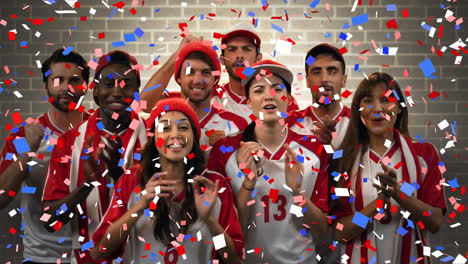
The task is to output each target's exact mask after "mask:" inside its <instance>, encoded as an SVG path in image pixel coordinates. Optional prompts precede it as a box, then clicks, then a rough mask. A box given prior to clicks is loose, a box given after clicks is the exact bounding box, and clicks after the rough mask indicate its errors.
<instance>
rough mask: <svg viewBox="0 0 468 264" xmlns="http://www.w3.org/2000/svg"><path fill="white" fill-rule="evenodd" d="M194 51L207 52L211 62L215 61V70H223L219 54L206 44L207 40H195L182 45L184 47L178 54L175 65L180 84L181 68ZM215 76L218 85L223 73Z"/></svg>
mask: <svg viewBox="0 0 468 264" xmlns="http://www.w3.org/2000/svg"><path fill="white" fill-rule="evenodd" d="M194 51H199V52H202V53H204V54H206V55H207V56H208V57H210V59H211V62H212V63H213V65H214V67H215V70H216V71H221V63H220V62H219V59H218V54H216V51H215V50H214V49H213V48H212V47H211V46H209V45H206V44H205V42H203V41H193V42H190V43H188V44H186V45H185V46H184V47H182V49H181V50H180V51H179V53H178V54H177V58H176V62H175V66H174V79H175V81H176V82H177V83H178V84H180V83H179V81H178V79H179V77H180V69H181V68H182V63H183V62H184V61H185V59H186V58H187V57H188V56H189V55H190V53H192V52H194ZM214 77H215V82H214V85H215V86H216V85H217V84H218V82H219V79H220V78H221V74H219V75H215V76H214Z"/></svg>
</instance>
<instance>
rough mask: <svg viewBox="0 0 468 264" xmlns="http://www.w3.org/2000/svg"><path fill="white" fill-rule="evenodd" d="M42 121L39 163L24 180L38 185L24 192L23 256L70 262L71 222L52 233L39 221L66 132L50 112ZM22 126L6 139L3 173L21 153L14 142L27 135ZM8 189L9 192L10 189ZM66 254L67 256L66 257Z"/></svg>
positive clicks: (35, 159)
mask: <svg viewBox="0 0 468 264" xmlns="http://www.w3.org/2000/svg"><path fill="white" fill-rule="evenodd" d="M88 117H89V115H88V114H87V113H83V119H84V120H86V119H88ZM38 120H39V123H40V125H41V126H42V127H43V129H44V138H43V139H42V141H41V143H40V145H39V148H38V150H37V151H36V152H35V153H36V156H35V157H33V158H32V160H31V161H30V162H32V163H35V164H34V165H31V167H30V171H29V177H27V178H26V179H25V180H24V181H23V183H22V186H23V187H26V188H27V187H30V188H34V189H33V190H34V191H33V192H29V191H28V192H21V193H20V198H21V207H22V208H23V209H24V211H23V212H22V214H21V215H22V222H23V224H24V234H23V235H24V236H23V245H24V250H23V258H24V259H29V260H30V261H33V262H39V263H55V262H56V261H57V259H61V262H62V263H69V262H70V253H71V227H70V225H69V224H68V225H65V226H64V227H63V228H62V229H61V230H60V231H59V232H55V233H50V232H49V231H47V229H46V228H45V227H44V223H43V222H42V221H40V220H39V219H40V218H41V216H42V214H43V212H42V205H41V195H42V190H43V188H44V182H45V179H46V176H47V167H48V164H49V159H50V155H51V152H52V150H53V149H54V147H55V144H56V142H57V138H58V137H59V136H60V135H61V134H63V131H62V130H60V129H59V128H58V127H57V126H56V125H55V124H54V123H53V122H52V119H51V117H50V115H49V113H48V112H47V113H44V114H43V115H41V116H40V117H39V118H38ZM18 129H19V131H18V132H16V133H13V134H11V135H9V136H8V137H7V138H6V139H5V145H4V146H3V149H2V156H1V160H0V173H3V172H4V171H5V170H6V169H7V168H8V167H10V165H11V164H12V163H13V162H14V160H13V159H12V158H11V155H15V156H16V157H18V156H19V155H18V152H17V150H16V148H15V145H14V144H13V141H14V140H15V139H19V138H24V137H25V130H24V127H19V128H18ZM28 163H29V162H28ZM23 165H24V164H23ZM23 169H28V168H23ZM29 190H31V189H29ZM5 191H7V192H8V191H9V190H5ZM2 195H7V194H6V193H4V194H2ZM62 254H64V256H67V257H66V258H63V259H62Z"/></svg>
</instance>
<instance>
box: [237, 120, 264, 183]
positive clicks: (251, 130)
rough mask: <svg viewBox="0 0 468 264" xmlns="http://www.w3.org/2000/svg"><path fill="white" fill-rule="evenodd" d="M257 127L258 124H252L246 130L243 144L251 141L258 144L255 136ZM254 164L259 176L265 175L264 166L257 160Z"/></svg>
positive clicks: (243, 135) (243, 134)
mask: <svg viewBox="0 0 468 264" xmlns="http://www.w3.org/2000/svg"><path fill="white" fill-rule="evenodd" d="M255 126H256V123H255V122H251V123H250V124H249V125H248V126H247V127H246V128H245V130H244V132H243V133H242V139H241V141H243V142H249V141H253V142H258V140H257V137H256V136H255ZM254 162H255V165H256V166H257V171H256V173H257V176H260V175H262V174H263V168H262V164H260V162H259V161H258V160H255V159H254Z"/></svg>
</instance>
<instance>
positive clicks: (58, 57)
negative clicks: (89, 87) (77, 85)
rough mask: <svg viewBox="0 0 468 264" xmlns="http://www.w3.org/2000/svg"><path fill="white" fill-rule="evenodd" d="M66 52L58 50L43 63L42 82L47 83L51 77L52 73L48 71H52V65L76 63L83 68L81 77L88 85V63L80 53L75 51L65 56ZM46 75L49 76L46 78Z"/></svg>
mask: <svg viewBox="0 0 468 264" xmlns="http://www.w3.org/2000/svg"><path fill="white" fill-rule="evenodd" d="M64 50H65V49H63V48H61V49H58V50H56V51H54V53H52V55H50V57H48V58H47V59H46V60H45V61H44V62H43V63H42V68H41V71H42V81H43V82H44V83H47V79H48V78H49V75H50V72H48V71H49V70H50V65H52V63H57V62H69V63H74V64H76V65H77V66H78V67H81V68H82V70H81V75H82V77H83V80H84V81H85V82H86V83H88V81H89V66H88V64H87V63H86V60H85V59H84V58H83V57H82V56H81V55H80V54H79V53H78V52H75V51H71V52H70V53H68V54H67V55H63V51H64ZM46 74H47V76H46Z"/></svg>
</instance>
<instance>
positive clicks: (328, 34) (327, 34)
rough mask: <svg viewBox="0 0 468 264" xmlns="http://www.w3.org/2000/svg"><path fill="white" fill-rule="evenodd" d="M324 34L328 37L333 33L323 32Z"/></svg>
mask: <svg viewBox="0 0 468 264" xmlns="http://www.w3.org/2000/svg"><path fill="white" fill-rule="evenodd" d="M323 35H324V36H325V37H326V38H329V37H331V33H323Z"/></svg>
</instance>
